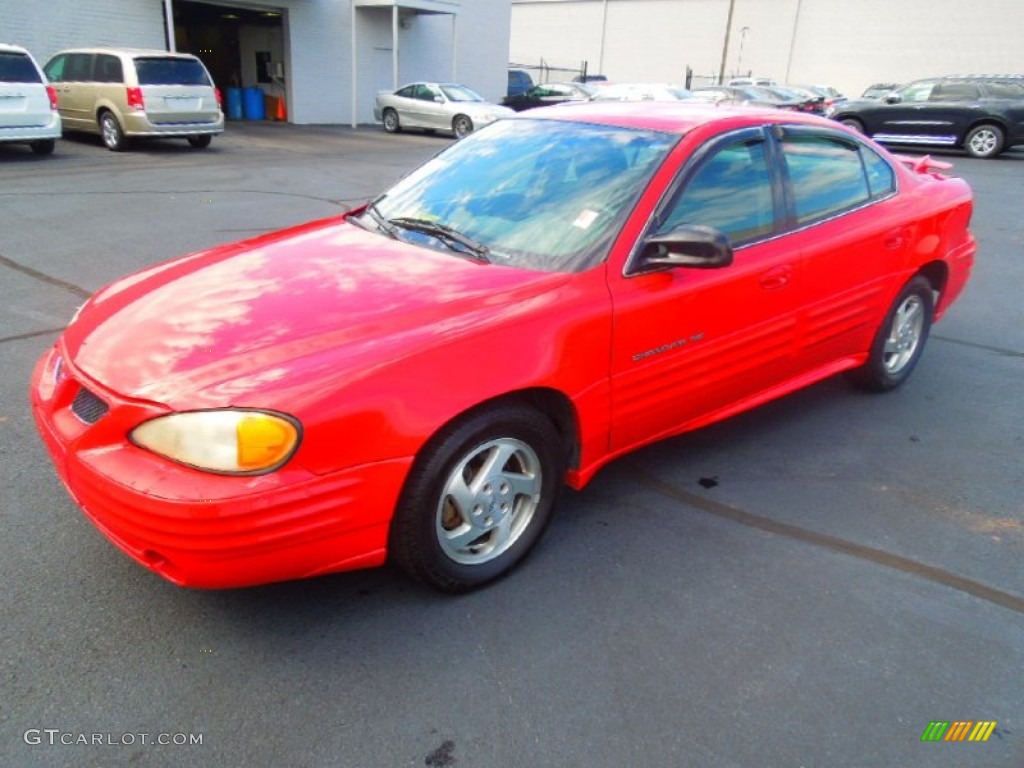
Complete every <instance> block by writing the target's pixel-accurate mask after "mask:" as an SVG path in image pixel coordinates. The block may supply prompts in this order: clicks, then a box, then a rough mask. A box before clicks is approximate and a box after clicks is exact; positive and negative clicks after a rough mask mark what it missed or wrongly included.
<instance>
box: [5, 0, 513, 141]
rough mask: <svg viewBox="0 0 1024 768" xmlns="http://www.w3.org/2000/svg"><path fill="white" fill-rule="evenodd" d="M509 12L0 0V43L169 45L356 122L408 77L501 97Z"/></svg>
mask: <svg viewBox="0 0 1024 768" xmlns="http://www.w3.org/2000/svg"><path fill="white" fill-rule="evenodd" d="M509 15H510V9H509V0H243V1H242V2H235V0H226V1H225V2H220V3H215V2H205V0H50V1H49V2H45V3H43V2H25V0H0V19H2V20H3V22H2V25H0V42H7V43H14V44H17V45H23V46H25V47H26V48H28V49H29V50H31V51H32V52H33V54H34V55H35V56H36V58H37V59H39V61H40V63H44V62H45V61H46V60H47V59H49V57H50V56H51V55H53V54H54V53H55V52H57V51H58V50H60V49H62V48H71V47H78V46H100V45H103V46H115V47H136V48H160V49H169V48H171V47H173V48H175V49H177V50H181V51H187V52H190V53H194V54H196V55H197V56H199V57H200V58H202V59H203V61H204V62H205V63H206V65H207V67H208V68H209V69H210V71H211V73H212V74H213V76H214V79H215V80H216V82H217V85H218V86H219V87H220V88H221V90H222V91H226V90H227V89H228V88H230V87H253V86H258V87H260V88H262V89H263V90H264V91H265V92H266V93H268V94H270V95H275V96H280V97H281V98H282V99H283V103H284V105H285V107H286V110H287V118H288V119H289V120H290V121H292V122H296V123H342V124H352V125H355V124H356V123H357V122H358V123H366V122H372V120H373V100H374V96H375V94H376V93H377V91H378V90H383V89H388V88H394V87H397V86H398V85H399V84H401V83H405V82H408V81H412V80H440V81H449V80H457V81H459V82H462V83H465V84H466V85H468V86H470V87H471V88H473V89H474V90H476V91H478V92H479V93H481V94H482V95H483V96H484V97H485V98H488V99H491V100H500V98H501V97H502V96H504V94H505V88H506V74H505V69H506V64H507V62H508V42H509V23H510V21H509ZM169 29H171V30H173V34H169V33H168V30H169Z"/></svg>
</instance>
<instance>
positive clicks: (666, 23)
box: [509, 0, 1024, 94]
mask: <svg viewBox="0 0 1024 768" xmlns="http://www.w3.org/2000/svg"><path fill="white" fill-rule="evenodd" d="M728 9H729V2H728V0H512V26H511V39H510V44H509V56H510V61H513V62H516V63H517V64H539V62H540V60H541V59H544V60H545V61H546V62H547V63H548V64H557V65H565V66H577V67H578V66H579V62H580V61H584V60H585V61H587V62H588V70H589V71H590V72H597V71H598V69H599V68H601V69H603V70H604V74H606V75H608V77H609V78H611V79H613V80H616V81H619V82H626V81H643V80H647V81H671V82H681V81H682V79H683V77H684V75H685V71H686V67H687V66H690V67H692V68H693V70H694V72H695V74H696V75H698V76H703V77H712V76H716V75H717V74H718V71H719V67H720V65H721V60H722V49H723V43H724V38H725V27H726V19H727V16H728ZM605 11H607V23H606V24H605V23H603V14H604V12H605ZM744 27H746V28H747V31H746V33H742V30H743V28H744ZM1022 29H1024V3H1022V2H1020V0H977V2H975V3H973V4H971V5H970V7H969V8H968V7H966V6H964V5H963V4H962V3H960V2H954V0H899V1H898V2H893V0H857V2H849V0H735V9H734V14H733V21H732V34H731V40H730V45H729V49H728V54H727V57H726V76H727V77H728V76H731V75H734V74H737V73H740V72H742V73H743V74H746V73H747V72H750V71H752V72H753V74H755V75H762V76H768V77H774V78H775V79H777V80H779V81H780V82H781V81H788V82H794V83H799V82H803V83H816V84H828V85H834V86H836V87H838V88H839V89H840V90H842V91H844V92H846V93H850V94H857V93H860V92H861V91H863V90H864V88H865V87H867V86H868V85H870V84H871V83H873V82H878V81H894V82H905V81H907V80H912V79H915V78H919V77H929V76H933V75H943V74H954V73H965V72H1022V71H1024V59H1022V58H1021V57H1020V54H1019V50H1020V31H1021V30H1022ZM602 31H603V32H604V45H603V55H602ZM741 44H742V58H741V54H740V46H741Z"/></svg>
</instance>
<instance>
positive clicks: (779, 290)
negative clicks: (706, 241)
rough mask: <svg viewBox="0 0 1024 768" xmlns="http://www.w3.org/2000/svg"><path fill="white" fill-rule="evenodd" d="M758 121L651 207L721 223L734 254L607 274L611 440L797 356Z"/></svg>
mask: <svg viewBox="0 0 1024 768" xmlns="http://www.w3.org/2000/svg"><path fill="white" fill-rule="evenodd" d="M771 156H772V153H771V151H770V149H769V146H768V142H767V139H766V137H765V135H764V133H763V132H762V131H761V130H760V129H748V130H745V131H741V132H738V133H737V134H734V135H732V136H730V137H726V139H725V140H724V141H720V142H719V143H717V144H716V145H715V146H714V147H713V148H712V150H711V151H710V152H709V153H708V154H706V155H705V156H704V157H703V159H702V160H701V161H700V162H699V163H697V164H696V165H692V164H691V165H690V166H688V167H687V168H686V169H684V172H683V176H682V183H681V185H680V186H679V188H678V190H677V191H676V192H675V193H674V194H673V196H672V197H671V198H670V199H669V202H668V203H667V204H666V205H665V206H664V207H663V208H662V210H661V211H660V212H659V213H658V214H657V224H656V226H655V227H654V229H655V231H657V232H659V233H663V232H668V231H670V230H672V229H673V228H674V227H676V226H678V225H682V224H701V225H706V226H711V227H714V228H716V229H718V230H720V231H722V232H724V233H725V234H726V235H727V236H728V237H729V239H730V242H731V243H732V244H733V245H734V262H733V264H731V265H730V266H728V267H724V268H719V269H714V270H706V271H705V270H698V269H687V268H675V269H671V270H667V271H661V272H656V273H653V274H639V275H629V274H628V269H627V275H625V276H614V277H612V278H610V280H611V285H610V290H611V293H612V301H613V305H614V317H615V321H614V333H615V337H614V342H613V350H612V361H611V366H612V450H614V451H618V450H624V449H626V448H629V447H631V446H634V445H636V444H638V443H643V442H646V441H648V440H651V439H653V438H656V437H659V436H663V435H667V434H671V433H673V432H677V431H680V430H681V429H682V428H684V427H686V428H692V427H696V426H699V425H701V424H703V423H706V422H708V421H709V420H711V417H712V416H713V415H714V416H721V415H725V414H727V413H729V412H731V411H733V410H740V409H742V408H743V407H745V406H744V403H748V402H751V401H753V400H756V398H757V397H758V395H759V394H760V393H762V392H764V391H765V390H766V389H767V388H769V387H771V386H773V385H775V384H777V383H779V382H780V381H784V380H785V379H786V378H789V376H790V375H791V374H792V371H793V370H794V366H795V357H796V354H795V353H796V345H797V340H798V328H797V316H798V310H799V290H798V288H799V285H798V281H799V279H800V263H799V260H798V259H797V254H794V253H790V252H788V251H787V249H786V248H785V247H784V246H783V245H781V244H780V241H779V240H778V239H775V238H774V236H775V235H776V234H777V233H778V231H779V227H780V226H781V222H780V219H781V215H780V211H781V210H782V206H783V202H782V200H781V199H780V195H779V193H778V192H777V189H778V185H777V184H776V183H773V179H775V178H776V177H775V175H774V172H773V170H772V168H771V163H770V157H771Z"/></svg>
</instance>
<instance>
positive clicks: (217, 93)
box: [213, 88, 224, 107]
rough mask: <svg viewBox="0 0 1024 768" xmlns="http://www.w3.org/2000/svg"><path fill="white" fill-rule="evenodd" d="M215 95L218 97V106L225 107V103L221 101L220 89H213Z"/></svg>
mask: <svg viewBox="0 0 1024 768" xmlns="http://www.w3.org/2000/svg"><path fill="white" fill-rule="evenodd" d="M213 95H214V96H216V97H217V106H218V107H223V106H224V102H222V101H221V100H220V88H214V89H213Z"/></svg>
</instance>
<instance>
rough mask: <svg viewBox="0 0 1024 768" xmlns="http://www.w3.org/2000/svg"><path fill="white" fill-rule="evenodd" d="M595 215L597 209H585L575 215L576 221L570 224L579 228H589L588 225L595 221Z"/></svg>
mask: <svg viewBox="0 0 1024 768" xmlns="http://www.w3.org/2000/svg"><path fill="white" fill-rule="evenodd" d="M597 215H598V214H597V211H591V210H590V209H587V210H585V211H583V212H582V213H580V215H579V216H577V217H576V221H574V222H573V223H572V225H573V226H574V227H579V228H580V229H590V225H591V224H593V223H594V222H595V221H597Z"/></svg>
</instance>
